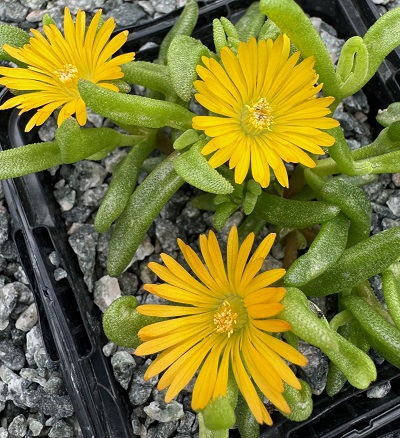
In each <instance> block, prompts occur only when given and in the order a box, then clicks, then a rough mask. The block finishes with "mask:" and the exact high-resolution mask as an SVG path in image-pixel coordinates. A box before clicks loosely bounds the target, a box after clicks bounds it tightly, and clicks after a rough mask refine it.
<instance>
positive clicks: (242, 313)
mask: <svg viewBox="0 0 400 438" xmlns="http://www.w3.org/2000/svg"><path fill="white" fill-rule="evenodd" d="M213 322H214V325H215V331H216V332H217V333H227V334H228V338H229V337H230V336H231V335H232V334H233V332H234V331H235V330H236V331H237V330H240V329H241V328H242V327H243V326H244V325H245V324H246V322H247V311H246V309H245V307H244V305H243V300H242V299H241V298H239V297H235V296H234V297H229V298H227V299H225V300H224V301H223V303H222V304H221V305H220V306H219V308H218V310H217V311H216V312H215V313H214V319H213Z"/></svg>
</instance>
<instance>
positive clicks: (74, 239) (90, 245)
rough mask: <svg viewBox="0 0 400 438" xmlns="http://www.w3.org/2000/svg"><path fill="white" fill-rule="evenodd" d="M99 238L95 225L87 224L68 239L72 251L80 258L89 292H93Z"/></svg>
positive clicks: (80, 265)
mask: <svg viewBox="0 0 400 438" xmlns="http://www.w3.org/2000/svg"><path fill="white" fill-rule="evenodd" d="M98 236H99V233H98V232H97V231H95V229H94V226H93V225H89V224H85V225H82V226H81V227H80V228H79V229H78V230H77V231H75V232H74V233H73V234H72V235H71V236H70V237H69V238H68V241H69V243H70V245H71V247H72V249H73V250H74V252H75V254H76V255H77V256H78V262H79V267H80V268H81V271H82V272H83V278H84V280H85V283H86V285H87V287H88V289H89V291H92V290H93V274H94V265H95V257H96V242H97V239H98Z"/></svg>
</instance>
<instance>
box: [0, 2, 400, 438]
mask: <svg viewBox="0 0 400 438" xmlns="http://www.w3.org/2000/svg"><path fill="white" fill-rule="evenodd" d="M197 16H198V6H197V3H196V1H195V0H188V1H187V5H186V7H185V8H184V10H183V12H182V15H181V17H180V18H179V19H178V20H177V22H176V24H175V25H174V27H173V28H172V29H171V31H170V32H169V33H168V34H167V36H166V37H165V39H164V41H163V43H162V44H161V46H160V50H159V53H158V58H157V59H156V60H155V61H154V62H147V61H142V60H140V59H139V57H137V58H138V59H135V54H134V53H126V54H123V55H118V56H116V57H115V58H112V56H113V55H114V54H115V53H116V52H117V51H118V50H119V49H120V48H121V47H122V46H123V44H124V43H125V42H126V39H127V32H126V31H125V32H121V33H119V34H118V35H116V36H114V37H113V38H111V39H110V37H111V34H112V31H113V29H114V26H115V25H114V21H113V19H111V18H110V19H108V20H107V21H106V22H103V20H102V18H101V12H98V13H97V14H96V15H95V16H94V18H93V20H92V22H91V23H90V24H89V26H88V27H86V20H85V13H84V12H82V11H78V14H77V17H76V20H75V22H74V21H73V20H72V17H71V15H70V12H69V10H68V8H66V10H65V19H64V34H63V33H61V31H60V30H59V29H57V27H56V26H55V25H54V23H53V22H52V20H51V17H48V16H45V18H44V27H43V32H44V34H42V33H40V32H39V31H35V30H32V34H33V35H32V36H29V35H28V34H27V33H26V32H24V31H22V30H19V29H17V28H14V27H10V26H6V25H1V26H0V39H1V47H2V48H1V52H0V53H1V56H2V58H3V59H5V60H8V61H13V62H14V63H15V64H16V65H17V67H16V68H13V67H4V66H3V67H0V75H1V78H0V84H3V85H5V86H6V87H8V88H9V89H10V90H11V91H12V92H13V93H14V94H15V96H14V97H12V98H11V99H9V100H8V101H6V102H5V103H3V105H2V106H1V107H0V109H9V108H12V107H17V108H18V109H19V110H20V113H23V112H26V111H28V110H34V111H33V115H32V117H31V118H30V120H29V121H28V124H27V125H26V130H27V131H29V130H31V129H33V128H34V127H35V126H39V125H41V124H43V123H44V122H45V120H47V119H48V117H49V116H50V115H51V114H52V113H53V111H54V110H55V109H57V108H61V109H60V111H59V113H58V119H57V123H58V128H57V131H56V135H55V140H54V141H53V142H47V143H46V142H44V143H35V144H29V145H25V146H22V147H19V148H16V149H12V150H7V151H4V152H0V178H3V179H5V178H14V177H18V176H21V175H25V174H27V173H31V172H37V171H41V170H44V169H47V168H50V167H53V166H56V165H58V164H63V163H74V162H77V161H80V160H84V159H88V160H99V159H102V158H103V157H105V156H106V155H107V154H108V153H109V152H110V151H112V150H114V149H115V148H118V147H130V148H131V149H130V151H129V152H128V153H127V155H126V156H125V157H124V158H123V160H122V161H121V162H120V163H119V165H118V166H117V168H116V170H115V171H114V173H113V178H112V181H111V184H110V186H109V189H108V192H107V194H106V196H105V197H104V200H103V202H102V204H101V206H100V208H99V210H98V212H97V216H96V221H95V227H96V228H97V230H98V231H100V232H105V231H107V230H109V229H110V227H111V226H112V224H114V223H115V227H114V229H113V231H112V237H111V241H110V246H109V251H108V272H109V274H110V275H113V276H116V275H119V274H121V273H122V272H123V271H124V269H126V268H127V266H128V265H129V263H130V261H131V260H132V257H133V255H134V254H135V251H136V249H137V247H138V246H139V244H140V243H141V241H142V239H143V237H144V235H145V234H146V232H147V231H148V228H149V227H150V226H151V224H152V222H153V220H154V219H155V217H156V216H157V215H158V213H159V212H160V211H161V209H162V208H163V206H164V205H165V204H166V202H167V201H168V200H169V199H170V198H171V196H172V195H173V194H174V193H175V192H176V191H177V190H178V188H179V187H180V186H182V185H183V184H184V183H188V184H190V185H192V186H193V187H195V188H197V189H199V190H201V191H203V192H204V193H203V194H201V195H199V196H197V197H196V198H194V199H193V201H192V202H193V204H194V205H195V206H197V207H199V208H203V209H209V210H211V211H214V212H215V213H214V228H215V229H216V230H220V229H221V228H222V227H223V226H224V224H225V223H226V221H227V220H228V218H229V217H230V216H231V215H232V214H233V213H234V212H235V211H236V210H238V209H241V210H242V211H243V212H244V214H245V215H246V217H245V219H244V221H243V222H242V223H241V224H240V226H239V227H238V229H236V228H235V227H233V228H232V229H231V230H230V233H229V238H228V242H227V251H226V259H224V258H223V256H222V253H223V252H222V251H221V249H220V246H219V243H218V240H217V237H216V235H215V234H214V233H213V232H210V233H209V234H208V236H205V235H202V236H200V238H199V239H200V240H199V241H200V252H201V257H199V255H198V254H196V253H195V251H194V250H193V249H192V248H191V247H190V246H188V245H186V244H185V243H184V242H182V241H179V242H178V244H179V248H180V250H181V252H182V255H183V257H184V259H185V261H186V264H187V266H188V267H189V268H190V270H191V271H192V272H193V274H191V273H189V271H188V270H187V269H186V268H185V267H183V266H182V265H180V264H179V263H178V262H177V261H176V260H174V259H173V258H172V257H171V256H169V255H167V254H162V255H161V257H162V261H163V265H160V264H157V263H151V264H150V265H149V267H150V269H151V270H152V271H153V272H154V273H155V274H156V275H157V276H158V277H159V279H160V282H161V283H160V284H146V285H145V286H144V288H145V290H146V291H147V292H149V293H151V294H154V295H156V296H158V297H161V298H163V299H165V300H166V304H162V305H161V304H159V305H158V304H157V305H156V304H152V305H146V304H144V305H140V306H138V303H137V301H136V299H135V297H133V296H126V297H122V298H120V299H119V300H117V301H115V302H114V303H113V304H112V305H111V306H110V307H109V309H108V310H107V312H106V313H105V315H104V321H103V323H104V329H105V332H106V334H107V336H108V337H109V339H111V340H113V341H114V342H116V343H117V344H119V345H121V346H125V347H133V348H135V349H136V350H135V354H137V355H141V356H145V355H151V354H156V353H159V355H158V357H157V358H156V359H155V360H154V362H153V363H152V365H151V366H150V367H149V369H148V371H147V373H146V375H145V378H151V377H153V376H155V375H157V374H159V373H163V375H162V377H161V379H160V381H159V384H158V387H159V389H165V388H168V390H167V392H166V396H165V397H166V401H167V402H168V401H170V400H171V399H172V398H173V397H175V396H176V395H177V394H178V393H179V392H180V391H181V390H182V389H183V388H184V387H185V385H186V384H187V383H188V382H189V381H190V380H191V379H192V378H193V377H194V376H197V377H196V379H197V380H196V383H195V386H194V391H193V400H192V407H193V409H194V410H195V411H197V412H199V424H200V435H201V436H204V437H206V436H207V437H213V436H215V437H223V436H227V433H228V429H229V428H230V427H232V426H234V424H235V423H236V424H237V425H238V427H239V430H240V433H241V435H242V436H243V437H254V436H257V435H258V428H259V424H263V423H266V424H271V421H272V420H271V417H270V415H269V413H268V411H267V410H266V408H265V405H264V403H263V396H266V397H267V398H268V399H269V400H270V401H271V402H272V403H273V404H274V405H275V406H276V407H277V408H278V409H279V410H280V411H281V412H282V413H283V414H284V415H286V416H288V417H289V418H290V419H292V420H295V421H301V420H304V419H306V418H307V417H308V416H309V415H310V414H311V411H312V398H311V391H310V388H309V386H308V385H307V383H306V382H304V381H302V380H299V379H298V378H297V377H296V375H295V374H294V373H293V371H292V370H291V368H290V367H289V366H288V365H287V363H286V362H285V361H284V360H283V359H286V360H287V361H289V362H290V363H293V364H296V365H297V366H304V365H305V364H306V362H307V361H306V358H305V357H304V356H303V355H302V354H300V353H299V352H298V350H297V349H296V346H297V342H298V338H301V339H303V340H305V341H307V342H308V343H310V344H312V345H314V346H316V347H318V348H320V349H321V350H322V351H323V352H324V353H325V354H326V356H328V358H329V359H330V361H331V362H330V368H329V374H328V382H327V392H328V394H329V395H334V394H336V393H337V392H338V391H340V389H341V388H342V387H343V385H344V384H345V382H346V381H348V382H349V383H350V384H351V385H353V386H354V387H356V388H359V389H365V388H367V387H368V386H369V385H370V383H371V382H372V381H374V380H375V379H376V378H377V372H376V368H375V365H374V363H373V361H372V360H371V359H370V357H369V356H368V355H367V352H368V351H369V349H370V348H371V347H372V348H373V349H375V350H376V351H377V352H378V353H379V354H381V355H382V356H383V357H384V358H385V359H386V360H387V361H389V362H390V363H392V364H393V365H395V366H397V367H400V311H399V309H400V271H399V263H398V262H399V259H400V228H399V227H394V228H391V229H389V230H386V231H383V232H381V233H378V234H375V235H373V236H370V230H371V212H372V210H371V204H370V201H369V199H368V197H367V195H366V194H365V192H364V191H363V190H362V188H361V187H362V186H363V185H364V184H366V183H368V182H371V181H372V180H373V178H374V175H378V174H381V173H393V172H400V104H399V103H393V104H392V105H390V107H389V108H388V109H386V110H385V111H382V112H381V113H380V114H379V115H378V117H377V120H378V122H379V123H380V124H381V125H382V127H383V129H382V130H381V132H380V133H379V135H378V136H377V138H376V139H375V140H374V141H373V142H372V143H371V144H368V145H366V146H363V147H361V148H360V149H357V150H354V151H352V150H350V148H349V146H348V145H347V143H346V140H345V137H344V134H343V131H342V129H341V127H340V126H339V123H338V121H337V120H335V118H334V117H332V116H333V113H334V111H335V109H336V107H337V106H338V104H339V103H340V102H341V100H342V99H344V98H345V97H348V96H351V95H353V94H354V93H356V92H357V91H359V90H360V89H361V88H362V87H363V86H364V85H365V84H366V83H367V82H368V81H369V80H370V79H371V77H372V76H373V75H374V73H375V72H376V71H377V69H378V67H379V66H380V64H381V62H382V61H383V59H384V58H385V57H386V56H387V55H388V54H389V53H390V52H391V51H392V50H393V49H394V48H396V47H397V46H399V45H400V8H397V9H393V10H391V11H390V12H387V13H386V14H384V15H383V16H382V17H380V18H379V20H378V21H377V22H376V23H375V24H374V25H373V26H372V27H371V28H370V29H369V30H368V31H367V33H366V34H365V35H364V36H363V37H361V36H354V37H352V38H350V39H348V40H347V41H346V42H345V44H344V46H343V48H342V51H341V55H340V58H339V61H338V63H337V65H336V66H334V65H333V64H332V61H331V59H330V56H329V54H328V51H327V49H326V47H325V45H324V44H323V42H322V40H321V38H320V36H319V35H318V33H317V31H316V30H315V29H314V27H313V25H312V23H311V21H310V19H309V18H308V17H307V15H306V14H305V13H304V12H303V11H302V9H301V8H300V7H299V6H298V5H297V4H296V3H295V2H294V1H293V0H261V1H260V3H254V4H252V5H251V6H250V7H249V8H248V10H247V12H246V13H245V14H244V16H243V17H242V18H241V19H240V20H239V21H238V22H237V23H235V24H233V23H231V22H230V21H229V20H228V19H227V18H225V17H221V18H220V19H216V20H214V22H213V39H214V47H215V51H212V49H211V48H210V47H206V46H205V45H203V44H202V42H200V41H199V40H197V39H194V38H192V37H191V33H192V31H193V29H194V26H195V24H196V21H197ZM267 17H268V18H267ZM44 54H46V55H44ZM132 84H136V85H141V86H143V87H145V90H146V93H145V95H144V96H142V95H135V94H130V89H131V87H130V86H131V85H132ZM195 101H196V102H197V103H198V104H199V105H201V107H202V113H201V114H197V113H196V112H194V111H192V108H194V105H192V104H191V103H193V102H195ZM87 108H90V109H91V110H93V111H95V112H96V113H98V114H100V115H102V116H104V117H106V118H108V119H110V120H111V121H112V122H114V124H115V125H117V126H119V127H120V128H122V130H123V131H121V129H119V130H116V129H112V128H104V127H103V128H85V127H84V125H85V122H86V119H87ZM166 127H167V128H168V129H167V130H166V129H164V128H166ZM121 132H124V133H121ZM166 136H167V138H168V141H167V142H166V141H165V138H166ZM166 144H167V148H166V147H165V145H166ZM168 146H169V147H170V149H169V150H168ZM157 149H158V150H161V152H159V153H158V154H157V155H156V156H157V160H158V164H157V166H156V167H155V168H154V169H153V170H151V172H149V173H148V175H147V177H146V178H145V179H144V181H143V182H142V183H141V184H139V185H138V186H136V185H137V179H138V174H139V170H140V169H141V167H142V165H143V163H144V161H145V160H146V159H147V158H148V157H149V156H150V155H151V154H153V152H154V151H155V150H157ZM325 154H328V156H327V155H325ZM285 163H295V164H297V165H296V167H295V170H294V172H293V173H291V174H288V171H287V167H286V166H285ZM265 225H268V226H275V228H276V230H277V231H278V232H279V230H282V229H285V230H286V231H285V234H286V236H288V235H291V236H295V237H296V239H297V240H301V239H302V236H303V240H305V238H304V235H303V234H304V233H305V231H304V230H306V229H308V228H310V227H314V228H313V229H314V231H315V226H316V225H317V226H318V232H317V233H315V236H314V237H315V238H314V240H313V241H312V242H311V243H310V244H309V246H308V249H307V251H306V252H305V253H304V254H302V255H301V256H299V257H298V258H296V257H292V259H291V260H290V263H289V264H290V266H289V267H288V269H287V270H286V271H285V269H273V270H270V271H264V272H260V269H261V267H262V264H263V261H264V259H265V258H266V256H267V254H268V253H269V251H270V249H271V246H272V244H273V242H274V240H275V238H276V235H275V234H269V235H267V236H266V237H265V238H264V239H263V240H262V241H261V243H260V244H259V246H258V247H257V248H256V249H255V250H253V251H252V246H253V242H254V239H255V236H256V235H257V234H258V233H259V232H260V231H261V230H262V229H263V228H264V226H265ZM296 239H291V245H292V246H293V245H294V248H293V247H292V248H290V250H291V251H292V253H293V249H294V253H295V254H297V251H296V249H297V248H296V243H293V242H296V241H297V240H296ZM286 246H287V247H288V246H289V243H288V239H287V240H286ZM377 274H381V275H382V282H383V292H384V297H385V301H386V306H387V308H384V307H383V306H382V305H381V304H380V303H379V302H378V300H377V299H376V297H375V295H374V292H373V290H372V289H371V287H370V285H369V282H368V279H369V278H370V277H372V276H374V275H377ZM329 294H336V295H337V298H338V312H337V314H336V315H335V316H334V317H333V318H332V319H331V321H330V322H328V321H327V320H326V319H325V318H324V317H318V316H317V315H316V314H315V313H314V312H313V311H312V310H310V306H309V301H308V299H307V296H325V295H329ZM281 333H283V334H284V336H282V335H281ZM197 372H198V374H196V373H197ZM237 406H239V408H238V409H237V410H236V413H235V408H236V407H237Z"/></svg>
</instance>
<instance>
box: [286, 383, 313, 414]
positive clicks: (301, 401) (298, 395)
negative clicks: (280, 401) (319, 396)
mask: <svg viewBox="0 0 400 438" xmlns="http://www.w3.org/2000/svg"><path fill="white" fill-rule="evenodd" d="M299 382H300V384H301V389H296V388H293V387H292V386H290V385H288V384H287V383H285V382H284V383H283V386H284V388H285V390H284V391H283V397H284V398H285V400H286V401H287V403H288V405H289V407H290V413H289V414H285V413H282V414H283V415H284V416H285V417H286V418H288V419H289V420H291V421H304V420H307V418H309V416H310V415H311V413H312V410H313V407H314V403H313V399H312V392H311V388H310V385H309V384H308V383H306V382H305V381H304V380H301V379H300V380H299Z"/></svg>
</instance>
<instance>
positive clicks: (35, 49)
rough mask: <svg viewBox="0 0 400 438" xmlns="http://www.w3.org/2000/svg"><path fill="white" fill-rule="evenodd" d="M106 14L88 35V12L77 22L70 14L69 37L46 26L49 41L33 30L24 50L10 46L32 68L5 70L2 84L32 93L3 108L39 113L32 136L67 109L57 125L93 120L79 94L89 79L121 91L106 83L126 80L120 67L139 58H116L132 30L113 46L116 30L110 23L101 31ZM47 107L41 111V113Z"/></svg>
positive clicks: (6, 47)
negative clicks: (82, 82)
mask: <svg viewBox="0 0 400 438" xmlns="http://www.w3.org/2000/svg"><path fill="white" fill-rule="evenodd" d="M100 17H101V10H100V11H98V12H97V13H96V15H95V16H94V17H93V20H92V21H91V23H90V25H89V27H88V28H87V30H86V20H85V12H82V11H81V10H78V13H77V16H76V23H75V24H74V22H73V21H72V18H71V14H70V12H69V9H68V8H67V7H66V8H65V13H64V34H65V36H63V35H62V33H61V32H60V31H59V30H58V29H57V27H56V26H55V25H54V24H50V25H49V26H44V27H43V30H44V33H45V35H46V37H47V39H46V38H45V37H44V36H43V35H42V34H41V33H40V32H39V31H37V30H35V29H31V32H32V34H33V37H32V38H31V39H30V41H29V43H28V44H26V45H25V46H23V47H22V48H15V47H11V46H9V45H7V44H5V45H4V46H3V49H4V50H5V51H6V52H7V53H8V54H10V55H11V56H13V57H14V58H15V59H18V60H19V61H21V62H23V63H25V64H26V65H27V66H28V67H27V68H10V67H0V74H1V75H3V76H4V77H2V78H1V79H0V84H2V85H4V86H6V87H8V88H10V89H14V90H19V91H26V92H27V93H24V94H21V95H18V96H15V97H13V98H11V99H9V100H8V101H7V102H6V103H4V104H3V105H1V106H0V109H9V108H13V107H17V108H19V109H21V111H20V114H21V113H24V112H26V111H29V110H31V109H34V108H39V109H38V110H37V112H36V113H35V115H34V116H33V117H32V118H31V119H30V121H29V122H28V124H27V125H26V128H25V131H30V130H31V129H32V128H33V127H34V126H35V125H36V126H39V125H42V124H43V123H44V122H45V121H46V120H47V119H48V118H49V117H50V115H51V114H52V112H53V111H54V110H55V109H56V108H58V107H62V108H61V111H60V113H59V115H58V119H57V123H58V125H60V124H61V123H62V122H63V121H64V120H65V119H66V118H67V117H69V116H71V115H73V114H76V119H77V121H78V123H79V124H80V125H81V126H83V125H84V124H85V123H86V120H87V113H86V105H85V102H84V101H83V99H82V98H81V96H80V94H79V91H78V80H79V79H86V80H88V81H91V82H93V83H95V84H97V85H99V86H101V87H104V88H108V89H109V90H113V91H118V87H116V86H115V85H112V84H109V83H107V82H104V81H112V80H115V79H120V78H122V77H123V76H124V74H123V73H122V71H121V68H120V65H121V64H125V63H127V62H129V61H132V60H133V59H134V55H135V54H134V53H127V54H124V55H120V56H117V57H115V58H113V59H110V57H111V56H112V55H113V54H114V53H115V52H116V51H117V50H119V49H120V48H121V47H122V45H123V44H124V43H125V42H126V40H127V37H128V31H124V32H121V33H119V34H118V35H116V36H115V37H114V38H112V39H111V40H110V41H109V39H110V36H111V33H112V31H113V30H114V27H115V22H114V19H113V18H109V19H108V20H107V21H106V22H105V23H104V24H103V25H102V26H101V27H100V29H99V28H98V27H99V22H100ZM40 107H41V108H40Z"/></svg>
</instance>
